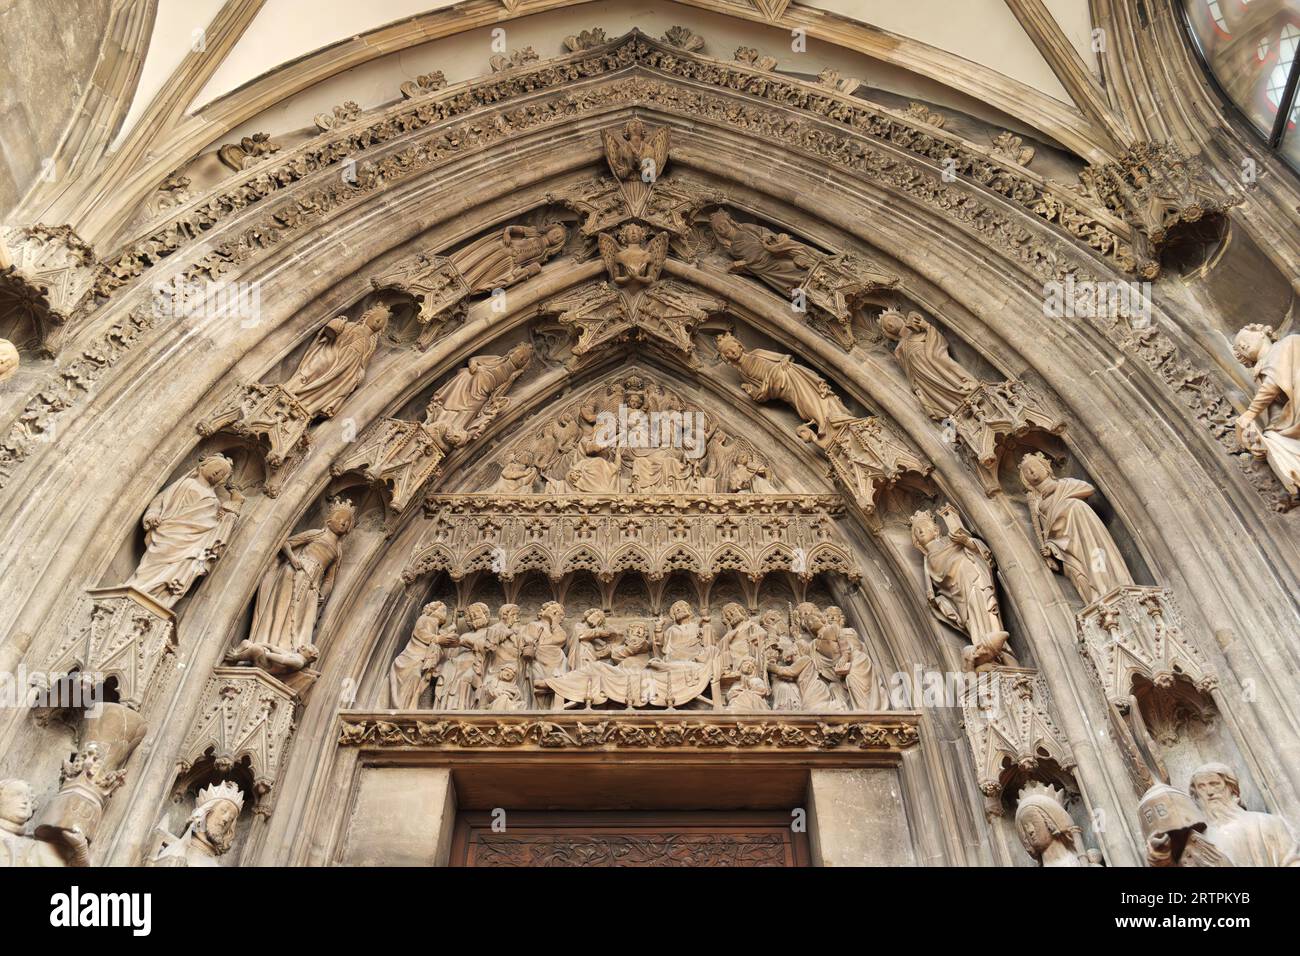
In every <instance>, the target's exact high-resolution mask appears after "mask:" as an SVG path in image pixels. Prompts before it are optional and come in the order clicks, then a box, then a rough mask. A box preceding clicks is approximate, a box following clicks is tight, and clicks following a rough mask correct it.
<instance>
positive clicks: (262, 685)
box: [177, 667, 299, 814]
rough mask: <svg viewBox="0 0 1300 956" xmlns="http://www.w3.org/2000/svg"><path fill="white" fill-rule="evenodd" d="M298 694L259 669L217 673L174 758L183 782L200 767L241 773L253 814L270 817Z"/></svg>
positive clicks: (206, 687) (228, 669) (227, 669)
mask: <svg viewBox="0 0 1300 956" xmlns="http://www.w3.org/2000/svg"><path fill="white" fill-rule="evenodd" d="M298 700H299V698H298V694H297V693H295V692H294V691H293V690H292V689H290V688H289V687H288V686H287V685H286V684H284V683H282V682H281V681H279V680H276V679H275V678H274V677H272V676H271V675H270V674H267V673H266V672H265V671H263V670H261V669H260V668H256V667H252V668H248V667H218V668H216V669H214V670H213V672H212V676H210V677H209V678H208V681H207V684H205V685H204V688H203V696H202V703H201V704H200V706H199V708H198V711H197V714H198V716H197V717H196V718H195V721H194V724H193V726H192V727H191V728H190V732H189V734H188V736H186V738H185V742H184V743H183V744H182V745H181V749H180V753H179V754H178V756H177V772H178V774H179V775H180V776H181V777H182V778H184V777H185V776H186V775H188V774H190V773H192V772H193V771H194V770H195V768H196V767H198V766H199V765H200V764H204V765H206V764H207V763H210V764H211V767H212V769H214V770H216V771H217V772H218V773H220V774H221V775H223V776H225V777H229V776H230V775H231V774H233V773H234V772H235V771H236V770H239V771H240V772H243V773H246V774H247V775H248V778H249V779H250V780H251V782H252V787H253V793H254V795H255V796H256V798H257V804H256V806H255V807H254V812H256V813H260V814H266V813H269V812H270V805H271V801H270V799H269V794H270V793H271V791H272V788H273V787H274V786H275V782H276V780H277V779H278V778H279V774H280V765H281V763H282V761H283V759H284V754H285V750H286V749H287V747H288V744H289V738H290V737H291V736H292V734H293V730H294V714H295V710H296V708H297V705H298Z"/></svg>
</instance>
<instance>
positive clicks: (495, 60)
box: [488, 46, 540, 73]
mask: <svg viewBox="0 0 1300 956" xmlns="http://www.w3.org/2000/svg"><path fill="white" fill-rule="evenodd" d="M539 59H540V57H539V56H538V55H537V51H536V50H534V49H533V48H532V47H530V46H526V47H524V48H523V49H522V50H515V51H513V52H512V53H511V54H510V56H509V57H507V56H506V55H505V54H504V53H494V54H493V55H492V57H491V59H489V60H488V65H489V66H491V67H492V72H493V73H503V72H505V71H506V70H517V69H519V68H520V67H521V66H528V65H529V64H531V63H536V62H537V61H538V60H539Z"/></svg>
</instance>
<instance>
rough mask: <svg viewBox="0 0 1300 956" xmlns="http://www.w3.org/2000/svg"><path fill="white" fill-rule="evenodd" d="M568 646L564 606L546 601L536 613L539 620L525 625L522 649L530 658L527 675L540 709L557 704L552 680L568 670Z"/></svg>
mask: <svg viewBox="0 0 1300 956" xmlns="http://www.w3.org/2000/svg"><path fill="white" fill-rule="evenodd" d="M568 646H569V635H568V633H567V632H566V631H565V630H564V605H563V604H561V603H560V602H558V601H547V602H546V603H545V604H543V605H542V608H541V610H540V611H538V612H537V620H535V621H533V622H532V623H531V624H529V625H528V626H527V627H525V628H524V644H523V650H522V653H523V656H524V657H525V658H527V659H528V660H529V661H530V664H529V667H528V677H529V682H530V684H531V686H532V691H533V706H534V707H535V708H536V709H538V710H550V709H551V707H552V706H553V705H554V703H555V694H554V693H553V692H552V691H551V685H550V683H549V681H550V679H551V678H552V677H558V676H559V675H561V674H563V673H564V672H565V670H566V669H567V667H568V654H567V650H568Z"/></svg>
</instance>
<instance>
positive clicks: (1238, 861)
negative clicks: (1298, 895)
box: [1189, 763, 1300, 866]
mask: <svg viewBox="0 0 1300 956" xmlns="http://www.w3.org/2000/svg"><path fill="white" fill-rule="evenodd" d="M1189 789H1190V790H1191V792H1192V798H1193V799H1194V800H1195V801H1196V805H1197V806H1198V807H1200V808H1201V811H1202V812H1203V813H1204V814H1205V819H1206V822H1207V823H1208V824H1209V827H1208V829H1206V831H1205V838H1206V839H1207V840H1209V841H1210V842H1211V843H1213V844H1214V846H1215V847H1217V848H1218V850H1219V851H1220V852H1221V853H1223V854H1225V855H1226V856H1227V857H1228V859H1229V860H1231V861H1232V864H1233V866H1300V845H1297V844H1296V837H1295V834H1294V833H1293V832H1291V828H1290V827H1289V826H1287V823H1286V821H1285V820H1283V819H1282V818H1281V817H1279V816H1276V815H1274V814H1272V813H1260V812H1258V811H1256V810H1247V809H1246V805H1245V804H1244V803H1242V801H1241V783H1240V782H1239V781H1238V779H1237V775H1236V773H1234V772H1233V770H1232V768H1230V767H1228V766H1227V765H1226V764H1221V763H1207V764H1205V765H1204V766H1202V767H1200V768H1199V769H1197V770H1196V772H1195V773H1193V774H1192V781H1191V786H1190V787H1189Z"/></svg>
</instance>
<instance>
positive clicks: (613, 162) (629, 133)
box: [603, 119, 668, 183]
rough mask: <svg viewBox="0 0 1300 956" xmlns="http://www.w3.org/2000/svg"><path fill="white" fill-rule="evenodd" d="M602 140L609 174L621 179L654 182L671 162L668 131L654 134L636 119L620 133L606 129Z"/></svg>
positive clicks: (659, 131) (664, 129) (659, 130)
mask: <svg viewBox="0 0 1300 956" xmlns="http://www.w3.org/2000/svg"><path fill="white" fill-rule="evenodd" d="M603 138H604V141H605V158H606V159H607V160H608V161H609V168H610V171H612V172H613V173H614V175H615V176H617V177H618V178H619V179H622V180H628V179H640V180H641V181H642V182H644V183H653V182H654V181H655V180H656V179H657V178H658V177H659V174H660V173H661V172H663V169H664V166H665V165H667V163H668V130H667V128H664V127H661V128H659V129H657V130H655V131H654V132H653V133H651V132H650V131H649V129H648V128H647V127H646V125H645V124H644V123H642V122H641V121H640V120H638V119H634V120H632V121H631V122H629V123H628V124H627V125H626V126H624V127H623V129H622V130H620V131H618V132H614V131H613V130H605V132H604V134H603Z"/></svg>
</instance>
